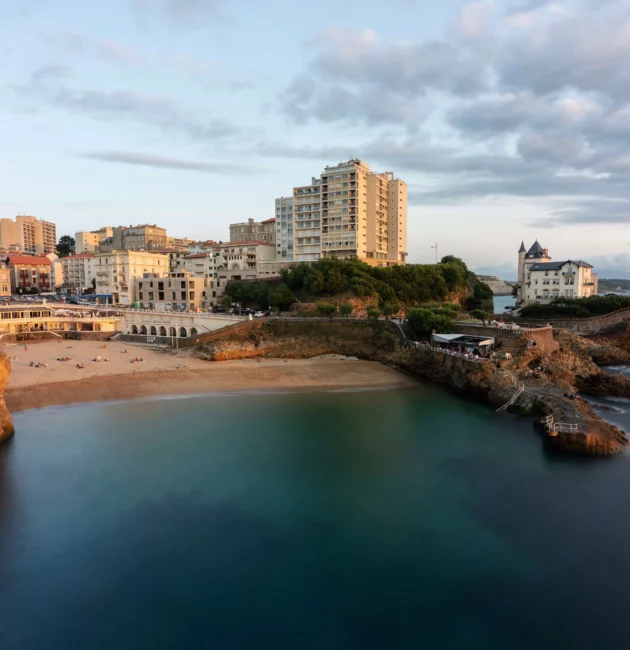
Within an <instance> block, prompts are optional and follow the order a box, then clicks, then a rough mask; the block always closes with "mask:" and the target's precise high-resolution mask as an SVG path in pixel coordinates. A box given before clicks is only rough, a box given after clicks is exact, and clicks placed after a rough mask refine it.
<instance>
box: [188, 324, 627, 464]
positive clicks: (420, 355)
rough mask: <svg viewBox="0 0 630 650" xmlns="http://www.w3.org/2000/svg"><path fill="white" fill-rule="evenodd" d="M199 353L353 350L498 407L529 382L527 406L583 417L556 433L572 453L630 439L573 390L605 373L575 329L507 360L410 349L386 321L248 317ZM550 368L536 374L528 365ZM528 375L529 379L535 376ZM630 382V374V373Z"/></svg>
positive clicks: (214, 356)
mask: <svg viewBox="0 0 630 650" xmlns="http://www.w3.org/2000/svg"><path fill="white" fill-rule="evenodd" d="M200 338H201V340H202V343H201V345H200V346H199V347H198V348H197V349H196V350H195V351H194V352H193V354H194V355H195V356H197V357H198V358H202V359H208V360H215V361H226V360H231V359H245V358H252V357H275V358H294V359H297V358H312V357H317V356H321V355H331V354H332V355H344V356H354V357H357V358H359V359H368V360H373V361H379V362H381V363H383V364H386V365H389V366H391V367H393V368H396V369H397V370H400V371H401V372H404V373H406V374H408V375H411V376H413V377H415V378H418V379H422V380H426V381H428V382H431V383H433V384H439V385H442V386H445V387H448V388H450V389H451V390H453V391H455V392H457V393H458V394H460V395H462V396H465V397H469V398H473V399H475V400H477V401H479V402H483V403H485V404H488V405H489V406H492V407H493V408H498V407H500V406H502V405H503V404H505V403H506V402H507V401H508V400H509V399H510V398H511V397H512V395H514V392H515V390H516V386H517V384H518V382H519V381H522V382H524V383H525V384H526V393H527V396H528V400H527V407H526V408H524V407H521V410H523V411H525V412H526V413H528V414H529V413H532V412H533V413H538V414H540V415H543V416H549V415H552V416H553V418H554V421H555V422H559V423H569V424H575V423H577V424H579V432H574V433H563V432H559V433H558V435H556V436H554V437H553V438H551V437H550V438H549V441H548V444H549V446H550V447H551V448H554V449H558V450H561V451H563V452H566V453H571V454H584V455H597V456H601V455H610V454H613V453H617V452H618V451H619V450H620V449H621V448H622V446H623V445H625V444H627V439H626V437H625V435H624V433H623V432H622V431H621V430H620V429H618V428H617V427H615V426H613V425H609V424H607V423H606V422H604V421H603V420H602V419H601V418H600V417H599V416H598V415H597V413H595V411H593V410H592V409H591V408H590V406H589V405H588V404H586V403H585V402H583V401H581V400H570V399H568V397H567V395H569V394H572V393H574V392H575V390H576V388H578V387H581V386H585V385H586V384H585V382H587V381H589V382H590V381H594V380H593V378H594V377H599V376H600V375H601V374H602V373H601V371H600V369H599V367H598V366H597V365H596V364H595V363H594V362H593V359H592V358H591V357H590V355H589V350H590V349H591V348H592V347H593V346H592V344H591V343H590V342H589V341H588V340H587V339H584V338H582V337H579V336H577V335H574V334H570V333H568V332H559V333H557V340H558V345H557V346H553V347H552V346H550V348H549V350H547V351H544V350H541V349H539V348H527V349H522V350H520V351H514V352H513V359H512V360H511V361H503V362H502V363H501V366H495V365H494V364H489V363H486V364H478V363H472V362H469V361H466V360H464V359H462V358H459V357H454V356H450V355H443V354H436V353H435V352H432V351H431V350H430V349H429V348H427V347H421V348H417V349H416V348H410V347H409V346H406V345H404V344H403V343H402V341H401V338H400V335H399V332H397V331H396V330H395V329H394V328H392V327H390V326H389V324H388V323H385V322H383V321H378V322H369V321H365V322H364V323H345V324H344V323H339V322H333V321H331V322H330V323H324V322H321V321H318V322H313V323H310V322H308V321H293V322H292V321H289V320H278V321H267V322H255V321H254V322H249V323H244V324H242V325H239V326H237V327H232V328H226V329H225V330H219V331H217V332H213V333H211V334H207V335H204V336H202V337H200ZM537 367H543V368H544V371H543V372H542V373H541V374H540V376H539V377H538V378H536V379H534V378H531V375H528V376H526V371H528V370H531V369H533V368H537ZM528 377H529V378H528ZM628 381H629V383H630V380H628Z"/></svg>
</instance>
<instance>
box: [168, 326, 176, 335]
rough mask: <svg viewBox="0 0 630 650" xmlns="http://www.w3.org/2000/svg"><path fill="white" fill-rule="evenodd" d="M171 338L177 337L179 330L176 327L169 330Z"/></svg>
mask: <svg viewBox="0 0 630 650" xmlns="http://www.w3.org/2000/svg"><path fill="white" fill-rule="evenodd" d="M168 335H169V336H177V330H176V329H175V328H174V327H171V329H170V330H169V334H168Z"/></svg>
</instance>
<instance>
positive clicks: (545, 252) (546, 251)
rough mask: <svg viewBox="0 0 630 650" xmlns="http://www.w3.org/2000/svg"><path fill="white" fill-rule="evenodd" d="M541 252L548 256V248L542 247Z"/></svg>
mask: <svg viewBox="0 0 630 650" xmlns="http://www.w3.org/2000/svg"><path fill="white" fill-rule="evenodd" d="M543 253H544V254H545V257H549V249H548V248H543Z"/></svg>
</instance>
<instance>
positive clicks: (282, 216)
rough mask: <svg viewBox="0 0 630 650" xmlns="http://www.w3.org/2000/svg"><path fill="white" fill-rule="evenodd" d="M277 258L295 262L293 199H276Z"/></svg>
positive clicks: (286, 197) (285, 197)
mask: <svg viewBox="0 0 630 650" xmlns="http://www.w3.org/2000/svg"><path fill="white" fill-rule="evenodd" d="M276 257H277V258H278V260H279V261H284V262H292V261H293V197H292V196H282V197H280V198H279V199H276Z"/></svg>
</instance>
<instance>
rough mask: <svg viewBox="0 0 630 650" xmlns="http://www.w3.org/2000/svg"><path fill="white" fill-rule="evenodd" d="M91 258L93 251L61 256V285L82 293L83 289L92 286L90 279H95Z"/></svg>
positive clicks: (92, 257) (92, 258)
mask: <svg viewBox="0 0 630 650" xmlns="http://www.w3.org/2000/svg"><path fill="white" fill-rule="evenodd" d="M93 260H94V253H82V254H80V255H69V256H68V257H62V258H61V265H62V267H63V287H64V288H65V289H71V290H73V291H77V292H78V293H83V291H85V289H92V288H94V286H93V284H92V280H93V279H95V276H94V270H93Z"/></svg>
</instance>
